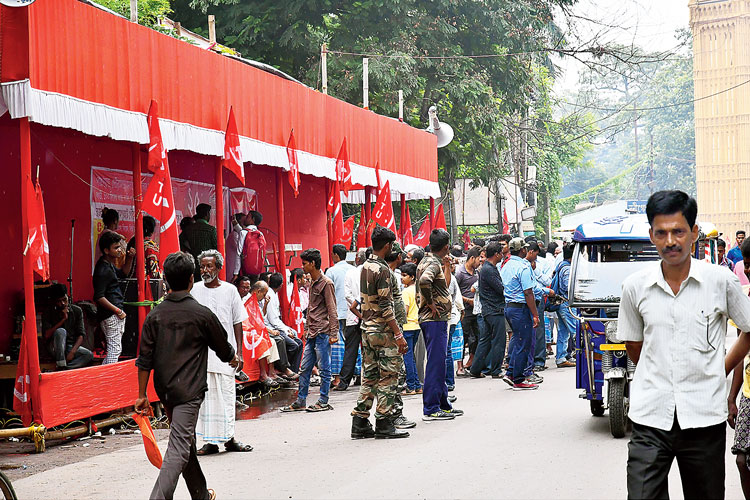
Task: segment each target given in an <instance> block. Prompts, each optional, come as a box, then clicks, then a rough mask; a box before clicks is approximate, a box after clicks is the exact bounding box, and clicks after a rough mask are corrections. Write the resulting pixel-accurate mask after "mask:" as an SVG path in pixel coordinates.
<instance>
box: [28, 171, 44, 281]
mask: <svg viewBox="0 0 750 500" xmlns="http://www.w3.org/2000/svg"><path fill="white" fill-rule="evenodd" d="M26 196H27V199H28V202H29V206H28V215H27V217H28V220H27V225H28V233H27V234H26V248H25V249H24V251H23V254H24V255H27V254H29V255H30V256H31V265H32V268H33V269H34V271H35V272H36V273H37V274H38V275H39V277H40V278H42V280H44V281H48V280H49V243H48V240H47V218H46V216H45V215H44V199H43V198H42V188H41V186H40V185H39V179H37V180H36V186H34V185H33V184H32V183H31V176H28V177H27V178H26Z"/></svg>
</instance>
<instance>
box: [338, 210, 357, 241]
mask: <svg viewBox="0 0 750 500" xmlns="http://www.w3.org/2000/svg"><path fill="white" fill-rule="evenodd" d="M354 218H355V217H354V216H353V215H352V216H351V217H349V218H348V219H346V221H344V235H343V238H341V241H339V243H341V244H342V245H344V246H345V247H346V248H347V249H349V248H351V247H352V237H353V236H354Z"/></svg>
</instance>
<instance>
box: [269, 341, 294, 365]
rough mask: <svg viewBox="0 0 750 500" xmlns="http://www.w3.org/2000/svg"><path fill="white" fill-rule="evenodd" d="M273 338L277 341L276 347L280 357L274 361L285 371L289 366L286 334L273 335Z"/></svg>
mask: <svg viewBox="0 0 750 500" xmlns="http://www.w3.org/2000/svg"><path fill="white" fill-rule="evenodd" d="M270 337H271V340H273V341H274V342H276V349H277V350H278V351H279V359H278V360H276V361H275V362H274V366H276V369H277V370H279V371H280V372H285V371H286V370H287V368H289V356H287V352H286V342H285V341H284V335H271V336H270Z"/></svg>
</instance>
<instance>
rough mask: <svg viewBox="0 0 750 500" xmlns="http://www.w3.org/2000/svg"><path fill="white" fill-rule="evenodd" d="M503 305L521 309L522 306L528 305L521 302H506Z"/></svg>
mask: <svg viewBox="0 0 750 500" xmlns="http://www.w3.org/2000/svg"><path fill="white" fill-rule="evenodd" d="M505 307H515V308H516V309H521V308H524V307H528V306H527V305H526V303H525V302H524V303H521V302H506V304H505Z"/></svg>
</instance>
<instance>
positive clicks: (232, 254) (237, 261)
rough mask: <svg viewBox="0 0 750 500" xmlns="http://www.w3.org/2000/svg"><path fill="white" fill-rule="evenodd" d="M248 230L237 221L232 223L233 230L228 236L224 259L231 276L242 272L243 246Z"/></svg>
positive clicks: (228, 273) (229, 276) (228, 274)
mask: <svg viewBox="0 0 750 500" xmlns="http://www.w3.org/2000/svg"><path fill="white" fill-rule="evenodd" d="M246 235H247V231H246V230H244V229H242V226H240V225H239V224H237V223H236V222H235V223H234V224H233V225H232V231H231V232H230V233H229V236H227V239H226V244H225V248H224V253H225V254H226V255H224V260H225V262H226V264H225V269H226V270H227V277H228V278H231V277H232V276H234V275H235V274H240V265H241V264H242V246H243V245H244V244H245V236H246Z"/></svg>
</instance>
